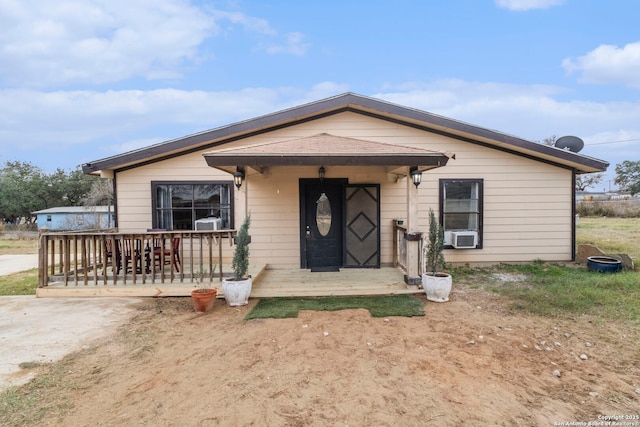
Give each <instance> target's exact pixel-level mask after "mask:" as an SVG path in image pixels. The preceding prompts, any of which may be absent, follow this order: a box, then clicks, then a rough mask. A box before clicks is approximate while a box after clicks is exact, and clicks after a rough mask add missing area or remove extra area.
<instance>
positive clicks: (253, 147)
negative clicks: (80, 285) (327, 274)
mask: <svg viewBox="0 0 640 427" xmlns="http://www.w3.org/2000/svg"><path fill="white" fill-rule="evenodd" d="M607 167H608V163H607V162H605V161H602V160H598V159H594V158H590V157H587V156H584V155H581V154H578V153H574V152H571V151H567V150H562V149H559V148H555V147H552V146H547V145H543V144H539V143H535V142H531V141H526V140H523V139H520V138H517V137H514V136H510V135H506V134H504V133H500V132H497V131H494V130H489V129H484V128H481V127H477V126H474V125H470V124H467V123H463V122H460V121H457V120H454V119H450V118H446V117H442V116H438V115H435V114H431V113H428V112H425V111H420V110H416V109H413V108H408V107H403V106H400V105H396V104H392V103H389V102H386V101H381V100H378V99H374V98H370V97H365V96H361V95H357V94H353V93H346V94H342V95H338V96H335V97H332V98H328V99H323V100H320V101H317V102H312V103H309V104H305V105H301V106H298V107H294V108H290V109H287V110H283V111H278V112H275V113H272V114H268V115H265V116H261V117H257V118H254V119H250V120H246V121H242V122H239V123H234V124H230V125H227V126H222V127H219V128H216V129H212V130H209V131H205V132H201V133H198V134H194V135H188V136H185V137H181V138H178V139H174V140H171V141H167V142H164V143H160V144H156V145H152V146H149V147H147V148H143V149H139V150H135V151H131V152H128V153H124V154H120V155H116V156H113V157H109V158H105V159H100V160H96V161H93V162H91V163H86V164H84V165H83V171H84V172H85V173H87V174H99V175H100V176H102V177H107V178H112V179H113V182H114V190H115V197H116V204H115V212H116V225H117V227H118V229H119V230H120V231H122V232H139V231H141V230H145V229H150V228H153V229H156V228H159V229H166V230H192V229H197V228H198V227H206V226H214V225H212V224H215V227H221V228H223V229H234V228H237V227H239V225H240V223H241V222H242V219H243V218H244V216H245V215H246V214H247V213H249V212H250V213H251V217H252V225H251V237H252V243H251V260H252V263H257V264H261V265H265V266H267V268H269V269H311V270H312V271H314V270H324V269H328V270H332V269H339V268H378V267H381V266H390V265H392V264H394V263H395V262H396V259H394V257H395V256H396V254H394V247H396V243H397V242H396V239H397V236H398V234H397V232H398V230H400V231H401V238H404V239H405V242H404V243H403V244H406V248H405V249H404V250H405V251H406V254H404V255H406V264H407V266H406V269H407V275H406V280H407V282H408V283H415V281H416V279H417V278H419V273H420V271H419V270H420V250H421V249H420V241H421V234H420V233H421V232H422V231H426V230H427V229H428V211H429V208H433V209H434V211H435V212H436V213H437V215H438V217H439V219H440V221H441V222H442V223H443V224H444V228H445V230H446V233H445V234H446V250H445V256H446V259H447V262H450V263H472V264H476V263H498V262H529V261H532V260H536V259H541V260H548V261H570V260H572V259H574V256H575V178H576V175H578V174H584V173H592V172H602V171H605V170H606V169H607ZM397 224H402V225H401V227H400V228H398V227H397Z"/></svg>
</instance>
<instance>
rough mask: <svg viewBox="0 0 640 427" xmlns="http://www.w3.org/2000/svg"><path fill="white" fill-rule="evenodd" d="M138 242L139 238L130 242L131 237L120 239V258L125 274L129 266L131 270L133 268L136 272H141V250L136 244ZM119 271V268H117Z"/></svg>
mask: <svg viewBox="0 0 640 427" xmlns="http://www.w3.org/2000/svg"><path fill="white" fill-rule="evenodd" d="M139 244H140V245H141V244H142V242H140V241H139V240H136V241H134V242H133V244H132V241H131V239H122V246H123V251H122V259H123V262H124V273H125V274H127V273H128V272H129V268H131V271H133V269H134V268H135V269H136V272H137V273H142V254H141V252H142V250H141V247H139V246H138V245H139ZM119 271H120V269H119V268H118V272H119Z"/></svg>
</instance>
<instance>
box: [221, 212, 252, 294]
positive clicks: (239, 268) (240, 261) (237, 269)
mask: <svg viewBox="0 0 640 427" xmlns="http://www.w3.org/2000/svg"><path fill="white" fill-rule="evenodd" d="M250 224H251V215H247V216H246V217H245V219H244V222H243V223H242V226H241V227H240V230H239V231H238V235H237V236H236V248H235V250H234V252H233V261H232V263H231V268H232V270H233V277H232V278H230V279H225V280H223V281H222V292H223V293H224V299H225V300H226V301H227V304H229V305H230V306H232V307H235V306H239V305H247V304H248V303H249V295H250V294H251V277H249V276H247V272H248V271H249V241H250V236H249V225H250Z"/></svg>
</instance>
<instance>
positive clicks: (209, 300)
mask: <svg viewBox="0 0 640 427" xmlns="http://www.w3.org/2000/svg"><path fill="white" fill-rule="evenodd" d="M217 293H218V290H217V289H213V288H211V289H210V288H203V289H194V290H193V291H191V300H192V301H193V309H194V310H195V311H196V312H198V313H204V312H206V311H209V310H211V308H213V302H214V301H215V299H216V294H217Z"/></svg>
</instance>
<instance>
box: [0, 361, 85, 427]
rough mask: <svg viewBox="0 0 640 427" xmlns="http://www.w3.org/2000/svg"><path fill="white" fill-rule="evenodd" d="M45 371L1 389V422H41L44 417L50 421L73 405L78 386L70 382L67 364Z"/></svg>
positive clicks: (17, 424) (27, 424) (17, 426)
mask: <svg viewBox="0 0 640 427" xmlns="http://www.w3.org/2000/svg"><path fill="white" fill-rule="evenodd" d="M65 368H66V369H65ZM44 370H45V372H43V373H42V374H40V375H38V376H36V377H35V378H34V379H33V380H32V381H30V382H29V383H28V384H25V385H24V386H20V387H9V388H7V389H6V390H4V391H3V392H0V425H2V426H14V427H19V426H33V425H38V424H40V425H42V423H43V422H44V418H45V416H46V418H47V419H48V422H50V421H52V420H54V419H55V417H56V416H57V415H60V414H64V413H65V412H66V411H68V410H69V409H70V408H72V407H73V404H72V402H73V401H72V399H71V394H72V391H73V390H74V389H75V388H76V385H75V384H74V383H73V382H69V377H68V375H67V372H68V367H67V364H66V363H58V364H54V365H51V366H49V367H44Z"/></svg>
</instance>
